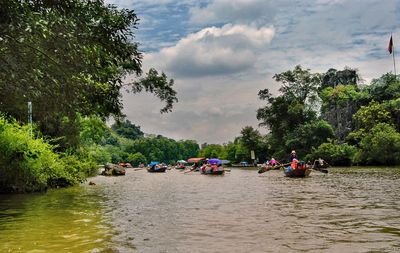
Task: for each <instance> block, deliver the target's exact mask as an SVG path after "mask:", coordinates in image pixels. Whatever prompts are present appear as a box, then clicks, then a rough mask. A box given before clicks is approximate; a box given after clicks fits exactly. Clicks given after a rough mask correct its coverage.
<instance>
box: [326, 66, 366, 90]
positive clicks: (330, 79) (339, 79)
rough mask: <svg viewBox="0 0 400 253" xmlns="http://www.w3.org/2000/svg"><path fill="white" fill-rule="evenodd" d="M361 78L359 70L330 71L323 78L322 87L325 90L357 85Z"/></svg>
mask: <svg viewBox="0 0 400 253" xmlns="http://www.w3.org/2000/svg"><path fill="white" fill-rule="evenodd" d="M359 80H360V77H359V75H358V73H357V70H355V69H351V68H345V69H344V70H336V69H333V68H331V69H329V70H328V71H327V72H326V73H325V74H322V77H321V87H320V90H323V89H325V88H327V87H331V88H335V87H336V86H338V85H340V84H341V85H357V83H358V81H359Z"/></svg>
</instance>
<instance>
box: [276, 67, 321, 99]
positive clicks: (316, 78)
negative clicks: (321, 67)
mask: <svg viewBox="0 0 400 253" xmlns="http://www.w3.org/2000/svg"><path fill="white" fill-rule="evenodd" d="M273 78H274V79H275V80H276V81H277V82H281V83H282V86H281V88H280V89H279V91H280V92H282V93H283V94H284V95H285V96H289V97H293V98H296V99H297V100H299V101H301V102H303V103H307V102H309V103H314V102H315V101H316V100H317V97H318V96H317V91H318V87H319V85H320V82H321V75H320V74H318V73H316V74H312V73H311V72H310V70H309V69H302V68H301V66H300V65H297V66H296V67H295V68H294V70H288V71H286V72H283V73H280V74H275V75H274V76H273Z"/></svg>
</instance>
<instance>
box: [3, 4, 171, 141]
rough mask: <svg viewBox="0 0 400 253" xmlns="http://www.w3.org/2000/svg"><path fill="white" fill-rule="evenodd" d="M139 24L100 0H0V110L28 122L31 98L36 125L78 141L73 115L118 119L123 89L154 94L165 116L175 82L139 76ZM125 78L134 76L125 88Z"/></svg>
mask: <svg viewBox="0 0 400 253" xmlns="http://www.w3.org/2000/svg"><path fill="white" fill-rule="evenodd" d="M137 24H138V17H137V16H136V14H135V13H134V11H132V10H127V9H117V8H116V7H115V6H112V5H105V4H104V2H103V1H101V0H99V1H90V0H70V1H61V0H59V1H57V0H55V1H34V0H2V2H1V8H0V96H1V97H2V100H1V101H0V110H1V111H3V112H6V113H7V114H8V115H10V116H13V117H15V118H17V119H18V120H19V121H21V122H26V121H27V108H26V107H27V106H26V105H27V102H28V101H31V102H32V104H33V119H34V121H35V122H37V123H38V124H39V127H40V129H41V130H42V132H43V133H44V134H46V135H50V136H53V137H54V136H66V135H71V136H74V135H75V136H76V134H77V127H73V126H74V125H76V122H77V121H76V113H80V114H81V115H83V116H86V115H97V116H100V117H101V118H103V119H105V118H107V117H110V116H114V117H117V118H118V117H121V116H123V115H122V106H123V105H122V102H121V92H122V91H123V90H131V91H133V92H141V91H142V90H146V91H148V92H152V93H154V94H155V95H156V96H157V97H159V98H160V99H161V100H162V101H165V102H166V105H165V107H164V108H162V109H161V111H162V112H168V111H170V110H171V109H172V105H173V103H174V102H176V101H177V98H176V92H175V91H174V90H173V89H172V85H173V81H172V80H169V81H168V80H167V78H166V76H165V74H164V73H161V74H159V73H158V72H157V71H156V70H154V69H151V70H150V71H149V73H148V74H146V75H145V76H144V77H141V75H142V65H141V60H142V53H141V52H140V50H139V49H138V44H137V43H136V42H134V32H133V31H134V29H136V28H137ZM127 75H135V76H137V77H138V78H137V80H136V81H134V82H131V83H126V82H125V77H126V76H127ZM73 144H74V143H69V144H67V146H68V145H73Z"/></svg>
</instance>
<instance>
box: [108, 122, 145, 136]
mask: <svg viewBox="0 0 400 253" xmlns="http://www.w3.org/2000/svg"><path fill="white" fill-rule="evenodd" d="M111 129H112V130H114V131H115V132H116V133H117V134H118V135H120V136H122V137H125V138H128V139H131V140H135V139H138V138H140V137H143V136H144V133H143V132H142V131H141V130H140V126H136V125H135V124H132V123H131V122H130V121H129V120H125V121H122V122H121V121H120V122H116V123H114V124H113V125H112V126H111Z"/></svg>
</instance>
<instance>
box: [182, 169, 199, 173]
mask: <svg viewBox="0 0 400 253" xmlns="http://www.w3.org/2000/svg"><path fill="white" fill-rule="evenodd" d="M196 169H197V168H192V169H190V170H187V171H185V172H183V174H186V173H190V172H192V171H195V170H196Z"/></svg>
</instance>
